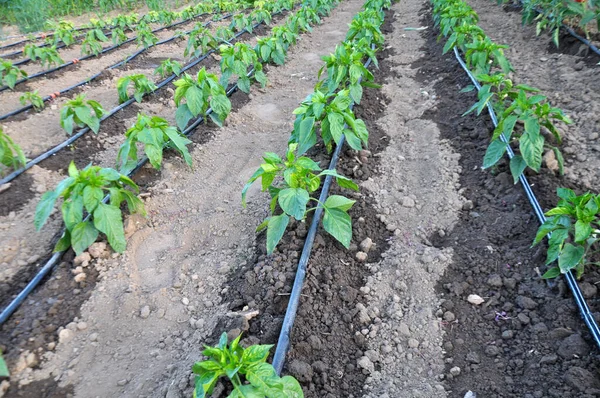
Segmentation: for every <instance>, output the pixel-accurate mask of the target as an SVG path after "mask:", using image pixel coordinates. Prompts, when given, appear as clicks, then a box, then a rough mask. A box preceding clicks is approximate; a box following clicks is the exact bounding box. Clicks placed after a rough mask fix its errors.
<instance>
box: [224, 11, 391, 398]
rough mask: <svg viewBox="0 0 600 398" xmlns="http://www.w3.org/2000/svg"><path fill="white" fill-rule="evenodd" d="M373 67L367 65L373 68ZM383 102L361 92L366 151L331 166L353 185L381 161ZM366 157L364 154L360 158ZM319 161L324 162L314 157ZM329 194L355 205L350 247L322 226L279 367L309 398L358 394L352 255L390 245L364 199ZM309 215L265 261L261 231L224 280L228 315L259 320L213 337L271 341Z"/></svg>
mask: <svg viewBox="0 0 600 398" xmlns="http://www.w3.org/2000/svg"><path fill="white" fill-rule="evenodd" d="M392 20H393V14H392V13H391V12H390V13H388V14H387V16H386V21H387V22H386V25H385V26H384V29H390V24H391V22H392ZM388 55H389V53H388V51H387V50H386V51H384V52H382V53H380V54H379V57H378V59H379V62H380V69H379V70H376V69H375V70H374V73H375V81H378V82H383V81H384V80H385V79H386V78H387V77H388V76H390V75H391V73H392V72H391V70H390V68H389V65H387V63H386V62H385V58H387V56H388ZM372 70H373V68H372ZM386 102H387V99H386V98H384V97H383V96H382V94H381V91H380V90H376V89H365V92H364V96H363V99H362V101H361V104H360V106H358V107H357V108H355V112H356V116H357V117H360V118H362V119H363V120H364V121H365V123H366V124H367V127H368V129H369V134H370V136H369V148H370V150H371V151H372V152H371V153H370V154H369V153H364V152H362V153H358V154H357V153H356V152H355V151H353V150H350V149H348V150H345V151H344V152H343V154H342V156H341V158H340V161H339V163H338V165H337V170H338V172H340V173H341V174H344V175H347V176H352V178H353V179H354V180H355V181H356V182H360V181H363V180H366V179H367V178H369V177H371V176H372V175H373V174H374V173H376V172H377V167H378V162H379V158H378V157H374V156H373V155H374V154H376V153H379V152H381V151H382V150H384V149H385V147H386V146H387V143H388V137H387V135H386V134H385V133H384V132H383V131H382V130H381V129H380V128H379V127H378V126H377V125H376V120H377V119H378V118H379V117H380V115H382V114H383V112H384V104H386ZM362 155H366V156H362ZM311 157H313V158H316V159H317V160H319V159H320V158H323V161H324V162H322V163H321V164H322V165H323V164H324V163H328V157H326V156H323V152H322V153H321V154H320V155H317V154H314V155H312V156H311ZM330 194H345V195H347V196H350V197H352V198H354V199H356V200H357V203H356V204H355V205H354V207H353V208H352V209H351V211H350V215H351V217H352V220H353V238H352V243H351V247H350V250H347V249H345V248H344V247H342V246H341V245H340V244H339V243H337V242H336V241H335V240H334V239H333V238H332V237H331V236H329V235H328V234H327V233H325V232H324V231H323V230H322V227H320V229H319V232H318V234H317V236H316V239H315V243H314V246H313V250H312V253H311V257H310V260H309V264H308V268H307V275H306V279H305V281H304V287H303V290H302V295H301V299H300V306H299V308H298V313H297V317H296V319H295V323H294V329H293V331H292V335H291V347H290V350H289V352H288V354H287V357H286V363H285V367H284V370H283V373H285V374H291V375H293V376H294V377H296V378H297V379H298V380H299V381H300V382H301V384H302V386H303V390H304V392H305V396H307V397H344V398H347V397H358V396H360V395H361V393H360V391H361V389H362V386H363V384H364V381H365V378H366V376H365V375H364V374H363V373H362V371H361V370H360V369H357V367H356V361H357V359H358V358H360V357H361V356H362V355H364V350H366V341H365V338H364V335H363V334H362V333H361V329H362V328H364V325H360V323H359V322H358V320H357V319H356V318H355V315H356V313H357V312H358V310H357V309H356V306H357V305H358V304H363V305H366V300H365V299H364V297H363V294H362V293H361V291H360V288H361V287H363V286H364V285H365V280H366V278H367V277H368V276H369V275H370V273H369V271H368V270H367V269H366V267H365V266H364V265H363V264H362V263H359V262H358V261H357V260H356V259H355V257H354V254H355V253H356V251H357V245H358V244H359V243H360V242H361V241H362V240H364V239H365V238H367V237H369V238H371V239H372V240H373V241H374V242H375V243H376V246H375V248H376V249H373V250H371V251H369V253H368V260H367V261H368V262H377V261H378V260H379V259H380V258H381V253H383V252H384V251H386V250H387V248H388V238H389V236H390V233H389V232H388V231H387V230H386V228H385V225H384V224H383V223H381V222H380V221H379V220H378V219H377V217H376V211H375V209H374V207H373V204H372V203H371V200H370V199H368V198H367V197H366V196H365V195H358V194H356V195H353V194H352V193H348V192H347V191H344V192H342V191H341V190H340V189H339V188H338V187H337V186H336V185H335V184H334V185H333V186H332V190H331V192H330ZM310 222H311V218H310V217H309V219H307V220H306V222H297V221H294V222H293V223H292V225H291V227H289V230H288V232H287V233H286V235H285V236H284V238H283V240H282V242H281V243H280V244H279V245H278V247H277V249H276V251H275V253H274V254H273V255H270V256H267V255H266V250H265V244H266V243H265V234H264V233H263V234H261V235H259V236H258V238H257V242H256V253H258V254H257V256H256V258H255V259H254V260H252V259H251V260H249V261H248V262H249V264H250V266H245V267H244V268H242V269H241V270H240V271H239V272H237V273H235V274H233V275H231V276H230V279H229V280H228V281H227V282H226V284H225V286H228V287H229V295H230V296H232V297H229V298H228V300H230V302H232V306H231V308H230V309H231V310H232V311H239V310H241V309H243V308H244V307H245V306H248V308H249V309H251V310H258V311H259V315H258V316H257V317H256V318H253V319H252V320H251V321H250V322H249V323H248V322H247V321H239V320H229V319H225V320H223V321H222V322H221V323H220V324H218V325H217V327H216V328H215V333H214V336H213V339H214V340H215V341H216V340H217V339H218V335H219V334H220V333H221V332H222V331H223V330H225V331H229V334H230V335H231V336H234V335H237V334H238V333H239V332H242V331H243V332H245V336H246V337H245V339H244V341H243V342H244V343H245V344H258V343H260V344H276V343H277V340H278V338H279V333H280V331H281V325H282V322H283V318H284V316H285V312H286V309H287V305H288V301H289V295H290V292H291V290H292V285H293V282H294V278H295V272H296V269H297V264H298V261H299V258H300V256H301V253H302V248H303V246H304V240H305V237H306V234H307V230H308V228H309V225H310Z"/></svg>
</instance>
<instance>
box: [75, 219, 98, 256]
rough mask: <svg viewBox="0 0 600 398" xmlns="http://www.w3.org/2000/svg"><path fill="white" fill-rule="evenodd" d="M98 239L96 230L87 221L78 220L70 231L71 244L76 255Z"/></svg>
mask: <svg viewBox="0 0 600 398" xmlns="http://www.w3.org/2000/svg"><path fill="white" fill-rule="evenodd" d="M96 239H98V230H97V229H96V228H95V227H94V225H92V223H91V222H89V221H83V222H80V223H79V224H77V225H76V226H75V228H73V230H72V231H71V246H73V250H75V254H76V255H80V254H81V253H83V251H84V250H85V249H87V248H88V247H90V245H91V244H92V243H94V242H95V241H96Z"/></svg>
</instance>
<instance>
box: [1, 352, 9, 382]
mask: <svg viewBox="0 0 600 398" xmlns="http://www.w3.org/2000/svg"><path fill="white" fill-rule="evenodd" d="M2 377H10V372H9V371H8V366H7V365H6V362H5V361H4V357H3V356H2V351H0V378H2Z"/></svg>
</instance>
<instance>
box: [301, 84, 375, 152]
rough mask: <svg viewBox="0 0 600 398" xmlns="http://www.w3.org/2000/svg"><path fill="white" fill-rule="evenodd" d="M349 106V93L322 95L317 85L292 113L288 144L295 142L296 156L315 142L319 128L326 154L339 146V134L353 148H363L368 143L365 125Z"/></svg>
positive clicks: (326, 93)
mask: <svg viewBox="0 0 600 398" xmlns="http://www.w3.org/2000/svg"><path fill="white" fill-rule="evenodd" d="M351 103H352V98H351V97H350V91H349V90H341V91H339V92H337V93H332V92H323V91H321V90H320V87H319V85H317V87H316V89H315V91H314V92H313V93H312V94H311V95H309V96H308V98H307V99H306V100H304V102H302V104H301V105H300V107H298V108H296V109H295V110H294V114H295V115H297V116H296V121H295V122H294V131H293V132H292V136H291V138H290V141H291V142H296V143H298V154H300V155H302V154H304V153H306V151H308V150H309V149H310V148H312V147H313V146H314V145H315V144H316V143H317V129H319V128H320V132H321V138H322V139H323V143H324V144H325V147H326V148H327V150H328V151H329V152H331V150H332V147H333V142H335V143H336V144H339V142H340V139H341V138H342V135H344V136H345V137H346V142H347V143H348V145H349V146H350V147H351V148H352V149H355V150H361V149H362V147H363V145H364V146H365V147H366V146H367V144H368V141H369V132H368V131H367V126H366V125H365V122H364V121H363V120H362V119H356V117H355V116H354V112H352V109H350V104H351Z"/></svg>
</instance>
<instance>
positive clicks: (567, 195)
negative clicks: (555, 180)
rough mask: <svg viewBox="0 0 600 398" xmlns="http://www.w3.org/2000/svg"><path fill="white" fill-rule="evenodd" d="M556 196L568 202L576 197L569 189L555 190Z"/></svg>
mask: <svg viewBox="0 0 600 398" xmlns="http://www.w3.org/2000/svg"><path fill="white" fill-rule="evenodd" d="M556 194H557V195H558V197H559V198H561V199H564V200H568V201H570V200H572V199H575V198H576V197H577V195H576V194H575V192H573V190H572V189H569V188H558V189H557V190H556Z"/></svg>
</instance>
